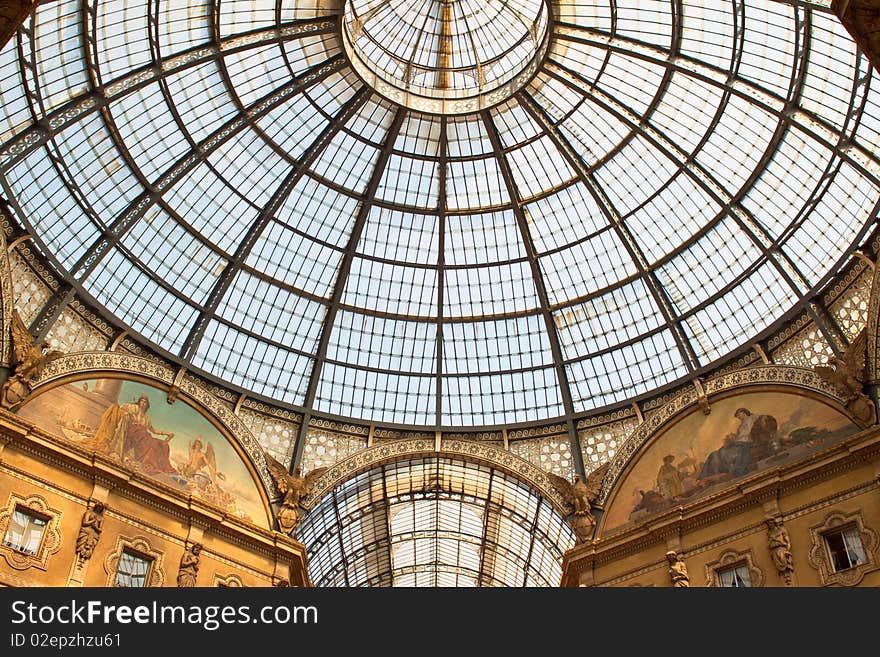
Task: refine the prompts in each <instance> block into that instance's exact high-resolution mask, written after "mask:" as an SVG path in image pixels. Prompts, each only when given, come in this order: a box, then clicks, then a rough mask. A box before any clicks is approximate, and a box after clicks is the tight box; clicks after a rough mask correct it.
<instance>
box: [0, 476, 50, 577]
mask: <svg viewBox="0 0 880 657" xmlns="http://www.w3.org/2000/svg"><path fill="white" fill-rule="evenodd" d="M17 507H23V508H24V509H26V510H28V511H32V512H34V513H35V514H37V515H40V516H43V517H45V518H46V528H45V529H44V530H43V536H42V538H41V539H40V546H39V547H38V548H37V553H36V554H28V553H27V552H21V551H20V550H16V549H13V548H11V547H9V546H7V545H5V544H4V543H3V542H2V541H0V554H2V555H3V558H4V559H5V560H6V563H8V564H9V566H10V567H11V568H14V569H15V570H27V569H28V568H38V569H39V570H47V569H48V564H49V557H50V556H51V555H53V554H55V553H56V552H58V550H60V549H61V529H60V525H61V516H62V512H61V511H60V510H58V509H53V508H52V507H50V506H49V502H48V501H47V500H46V498H44V497H42V496H41V495H30V496H28V497H24V496H22V495H19V494H18V493H14V492H13V493H10V494H9V498H8V499H7V501H6V507H5V508H3V509H2V510H0V537H5V536H6V530H7V529H8V528H9V522H10V520H11V519H12V514H13V513H15V509H16V508H17Z"/></svg>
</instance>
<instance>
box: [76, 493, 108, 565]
mask: <svg viewBox="0 0 880 657" xmlns="http://www.w3.org/2000/svg"><path fill="white" fill-rule="evenodd" d="M103 526H104V504H103V502H95V503H94V504H93V505H92V506H91V508H88V509H86V511H85V513H83V516H82V524H81V525H80V528H79V534H78V535H77V537H76V554H77V556H79V557H80V558H81V559H89V558H91V556H92V553H93V552H94V551H95V546H96V545H97V544H98V539H99V538H100V537H101V529H102V528H103Z"/></svg>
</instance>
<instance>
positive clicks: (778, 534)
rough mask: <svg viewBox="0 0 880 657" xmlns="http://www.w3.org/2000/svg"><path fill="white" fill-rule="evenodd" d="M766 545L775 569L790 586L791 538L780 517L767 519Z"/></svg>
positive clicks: (792, 565) (792, 564)
mask: <svg viewBox="0 0 880 657" xmlns="http://www.w3.org/2000/svg"><path fill="white" fill-rule="evenodd" d="M767 547H768V548H769V549H770V556H771V557H772V558H773V565H774V566H776V571H777V572H778V573H779V574H780V575H781V576H782V577H783V578H784V579H785V584H786V586H791V576H792V573H794V562H793V559H792V555H791V538H790V537H789V535H788V531H787V530H786V529H785V527H784V526H783V524H782V518H780V517H777V518H770V519H769V520H767Z"/></svg>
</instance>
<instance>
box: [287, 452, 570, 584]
mask: <svg viewBox="0 0 880 657" xmlns="http://www.w3.org/2000/svg"><path fill="white" fill-rule="evenodd" d="M297 536H298V538H299V540H301V541H302V542H303V543H304V544H305V545H307V546H308V563H309V576H310V579H311V581H312V582H313V583H314V584H315V585H316V586H515V587H522V586H558V585H559V581H560V578H561V575H562V554H563V553H564V552H565V550H567V549H568V548H570V547H572V545H574V535H573V533H572V531H571V528H570V527H569V526H568V524H567V523H566V522H565V521H564V520H563V518H562V517H561V516H560V515H559V513H558V512H557V511H555V510H554V509H553V507H552V506H551V505H550V504H549V503H548V502H547V501H546V500H544V499H543V498H541V497H540V496H539V495H538V494H537V493H536V492H535V491H533V490H531V489H530V488H529V487H527V486H526V485H525V484H523V483H522V482H520V481H518V480H517V479H515V478H514V477H512V476H510V475H508V474H506V473H504V472H501V471H500V470H497V469H495V468H491V467H487V466H483V465H478V464H474V463H468V462H465V461H463V460H459V459H450V458H440V457H436V458H421V459H408V460H401V461H396V462H393V463H389V464H385V465H380V466H378V467H376V468H374V469H372V470H368V471H366V472H363V473H361V474H358V475H356V476H354V477H352V478H351V479H350V480H348V481H346V482H345V483H344V484H342V485H340V486H338V487H337V488H336V489H334V490H333V491H332V492H331V493H330V494H328V495H327V496H326V497H325V498H324V499H323V500H321V501H320V502H319V503H318V504H317V505H316V506H315V507H314V508H313V509H312V510H311V512H310V513H309V515H308V516H306V518H305V519H304V520H303V522H302V524H301V525H300V527H299V529H298V530H297Z"/></svg>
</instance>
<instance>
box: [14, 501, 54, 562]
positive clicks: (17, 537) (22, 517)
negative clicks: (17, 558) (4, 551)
mask: <svg viewBox="0 0 880 657" xmlns="http://www.w3.org/2000/svg"><path fill="white" fill-rule="evenodd" d="M48 522H49V519H48V518H46V517H45V516H41V515H39V514H36V513H34V512H32V511H30V510H29V509H26V508H24V507H20V506H17V507H15V511H14V512H13V513H12V517H11V518H10V519H9V527H8V528H7V529H6V536H4V537H3V544H4V545H5V546H6V547H10V548H12V549H13V550H18V551H19V552H24V553H25V554H36V553H37V551H38V550H39V548H40V541H42V540H43V532H44V531H45V530H46V523H48Z"/></svg>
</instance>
